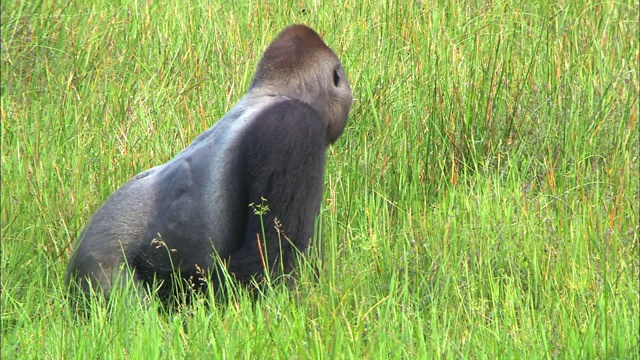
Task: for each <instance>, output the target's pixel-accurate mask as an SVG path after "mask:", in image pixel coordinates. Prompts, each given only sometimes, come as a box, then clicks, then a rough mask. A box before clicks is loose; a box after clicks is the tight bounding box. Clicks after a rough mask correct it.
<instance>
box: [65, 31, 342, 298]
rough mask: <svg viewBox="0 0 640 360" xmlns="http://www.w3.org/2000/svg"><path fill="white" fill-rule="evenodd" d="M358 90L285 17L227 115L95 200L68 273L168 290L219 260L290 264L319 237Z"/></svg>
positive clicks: (209, 275)
mask: <svg viewBox="0 0 640 360" xmlns="http://www.w3.org/2000/svg"><path fill="white" fill-rule="evenodd" d="M352 100H353V94H352V92H351V88H350V86H349V81H348V79H347V76H346V74H345V70H344V69H343V67H342V64H341V63H340V60H339V59H338V57H337V56H336V54H335V53H334V52H333V51H332V50H331V49H330V48H329V47H328V46H327V45H326V44H325V43H324V42H323V40H322V39H321V38H320V36H319V35H318V34H317V33H316V32H315V31H314V30H312V29H310V28H309V27H307V26H304V25H292V26H289V27H287V28H286V29H284V30H283V31H282V32H280V34H278V36H277V37H276V38H275V40H273V42H272V43H271V44H270V45H269V46H268V47H267V49H266V50H265V52H264V54H263V56H262V58H261V59H260V61H259V63H258V66H257V69H256V73H255V75H254V77H253V79H252V81H251V84H250V86H249V90H248V92H247V93H246V94H245V95H244V97H243V98H242V99H241V100H240V101H239V102H238V103H237V104H236V105H235V106H234V107H233V108H232V109H231V110H230V111H229V112H228V113H227V114H226V115H225V116H224V117H222V119H220V120H219V121H218V122H216V123H215V124H214V125H213V126H212V127H211V128H209V129H208V130H206V131H205V132H204V133H202V134H201V135H199V136H198V137H197V138H196V139H195V140H194V141H193V143H192V144H191V145H189V146H188V147H187V148H186V149H184V150H183V151H181V152H180V153H178V154H177V155H176V156H175V157H174V158H173V159H172V160H170V161H168V162H167V163H165V164H162V165H159V166H156V167H154V168H151V169H150V170H147V171H144V172H142V173H139V174H138V175H136V176H135V177H133V178H132V179H131V180H130V181H129V182H127V183H126V184H124V185H123V186H122V187H121V188H119V189H118V190H116V191H115V192H114V193H113V194H111V196H110V197H109V198H108V199H107V201H106V202H105V203H104V204H103V205H102V207H100V209H98V211H97V212H96V213H95V214H94V216H93V217H92V219H91V220H90V222H89V224H88V225H87V226H86V227H85V229H84V230H83V231H82V232H81V234H80V236H79V238H78V240H77V242H76V244H75V249H74V251H73V253H72V255H71V258H70V260H69V264H68V266H67V270H66V274H65V278H66V282H67V284H69V286H71V287H72V288H75V289H78V291H80V293H81V294H83V295H85V296H88V295H89V294H91V293H94V292H95V293H101V294H103V295H104V296H105V297H107V298H108V297H109V295H110V293H111V291H112V288H113V286H114V285H115V284H116V283H119V282H121V281H125V282H126V281H131V280H133V283H134V284H135V286H136V287H139V285H146V286H151V284H159V285H158V286H159V288H160V290H167V287H172V288H174V287H175V284H176V283H175V280H180V281H189V282H190V284H191V286H194V282H195V283H197V284H196V285H198V286H199V287H200V286H206V285H207V284H209V286H211V285H213V286H216V287H219V286H220V285H221V284H222V283H223V282H224V280H223V276H220V273H221V270H223V269H224V270H225V272H227V274H229V275H230V276H231V277H232V278H235V279H236V280H237V281H239V282H240V283H242V284H249V283H251V281H255V280H257V281H260V280H261V279H263V278H264V277H265V275H267V274H288V273H291V272H292V271H293V270H294V269H293V268H294V264H295V255H296V254H297V253H299V252H304V251H305V250H306V249H307V248H308V246H309V244H310V241H311V238H312V236H313V230H314V220H315V217H316V215H317V214H318V212H319V209H320V204H321V201H322V194H323V177H324V169H325V159H326V150H327V147H328V146H329V145H330V144H332V143H334V142H335V141H336V140H337V139H338V137H339V136H340V135H341V134H342V132H343V130H344V128H345V126H346V123H347V117H348V114H349V110H350V108H351V102H352ZM256 207H257V208H256ZM123 270H124V271H123ZM216 274H218V276H214V275H216ZM171 284H173V285H171ZM170 293H173V290H170ZM158 294H162V291H159V292H158Z"/></svg>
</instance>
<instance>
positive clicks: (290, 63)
mask: <svg viewBox="0 0 640 360" xmlns="http://www.w3.org/2000/svg"><path fill="white" fill-rule="evenodd" d="M249 91H251V92H253V93H257V94H260V95H281V96H286V97H290V98H294V99H297V100H300V101H303V102H305V103H307V104H309V105H311V106H312V107H313V108H314V109H316V111H318V112H319V113H320V115H321V116H322V118H323V119H324V120H325V121H326V123H327V141H328V142H329V143H333V142H334V141H336V139H337V138H338V137H339V136H340V134H342V131H343V130H344V127H345V126H346V123H347V117H348V115H349V110H350V108H351V102H352V101H353V94H352V92H351V87H350V86H349V80H348V79H347V76H346V74H345V72H344V69H343V68H342V64H341V63H340V60H339V59H338V57H337V56H336V54H335V53H334V52H333V51H332V50H331V49H330V48H329V47H328V46H327V45H326V44H325V43H324V41H322V39H321V38H320V36H319V35H318V34H317V33H316V32H315V31H313V30H312V29H310V28H308V27H307V26H304V25H292V26H289V27H287V28H286V29H284V30H283V31H282V32H280V34H278V36H277V37H276V38H275V39H274V40H273V42H272V43H271V44H270V45H269V47H268V48H267V49H266V50H265V52H264V55H263V56H262V59H260V62H259V63H258V68H257V70H256V74H255V75H254V77H253V81H252V82H251V87H250V88H249Z"/></svg>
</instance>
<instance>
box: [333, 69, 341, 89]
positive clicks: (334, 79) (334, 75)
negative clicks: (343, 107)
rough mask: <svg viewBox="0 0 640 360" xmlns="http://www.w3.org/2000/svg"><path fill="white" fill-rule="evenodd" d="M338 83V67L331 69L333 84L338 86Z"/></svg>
mask: <svg viewBox="0 0 640 360" xmlns="http://www.w3.org/2000/svg"><path fill="white" fill-rule="evenodd" d="M338 84H340V74H338V69H333V85H335V86H338Z"/></svg>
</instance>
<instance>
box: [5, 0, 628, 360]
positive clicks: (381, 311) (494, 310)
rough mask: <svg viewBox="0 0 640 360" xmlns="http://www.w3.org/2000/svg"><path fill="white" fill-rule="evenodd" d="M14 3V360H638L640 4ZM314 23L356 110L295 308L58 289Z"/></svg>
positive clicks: (10, 219)
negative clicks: (289, 29) (290, 31)
mask: <svg viewBox="0 0 640 360" xmlns="http://www.w3.org/2000/svg"><path fill="white" fill-rule="evenodd" d="M82 3H83V2H82V1H78V2H68V1H51V0H42V1H30V2H28V1H18V0H8V1H3V3H2V15H1V16H2V17H1V29H0V30H1V34H2V43H1V44H0V45H1V47H0V52H1V54H2V59H1V60H2V69H1V70H2V73H1V75H2V87H1V102H2V108H1V112H0V116H1V119H2V143H1V145H2V193H1V195H2V198H1V214H2V215H1V221H2V223H1V231H2V232H1V236H2V243H1V244H2V245H1V246H2V263H1V266H2V267H1V271H2V282H1V286H2V288H1V291H2V300H1V301H2V303H1V306H2V319H1V320H2V334H1V335H2V354H1V357H2V358H3V359H33V358H43V359H62V358H65V359H68V358H79V359H80V358H82V359H85V358H101V359H103V358H104V359H110V358H132V359H173V358H175V359H197V358H201V357H204V356H213V357H214V358H229V359H236V358H245V359H253V358H255V359H258V358H267V359H269V358H278V359H281V358H282V359H334V358H355V359H361V358H365V359H386V358H405V359H425V358H451V359H459V358H486V359H495V358H527V359H540V358H549V359H556V358H560V359H562V358H566V359H578V358H581V359H593V358H602V359H637V358H638V356H639V342H638V341H639V333H638V329H639V327H640V321H639V315H638V314H639V311H640V310H639V305H638V304H639V289H638V287H639V285H638V274H639V269H640V264H639V256H638V254H639V244H638V239H639V231H640V229H639V226H638V221H639V219H638V211H639V209H638V202H639V200H640V195H639V192H638V185H639V168H638V166H639V158H638V150H639V139H638V91H639V83H638V61H639V59H638V57H639V50H638V21H639V18H638V11H639V9H638V2H637V1H627V0H620V1H603V2H598V1H590V0H578V1H559V2H556V1H547V0H543V1H537V2H536V1H488V2H474V1H470V2H465V1H433V2H431V1H419V0H418V1H407V2H402V1H395V2H394V1H386V2H375V1H366V0H365V1H359V2H349V3H346V4H342V3H333V2H323V1H319V2H315V1H314V2H312V1H307V2H305V1H258V2H246V4H245V2H235V1H219V2H211V3H209V2H200V1H183V0H178V1H173V2H161V1H146V2H145V1H132V0H122V1H104V0H102V1H100V0H98V1H94V2H89V1H87V2H86V4H82ZM298 22H299V23H305V24H308V25H310V26H311V27H313V28H315V29H316V30H317V31H318V32H319V33H321V34H322V36H323V37H324V39H325V41H326V42H327V43H328V44H329V46H331V47H332V48H333V49H334V50H335V51H336V53H337V54H338V55H339V56H340V58H341V59H342V63H343V64H344V67H345V68H346V70H347V73H348V75H349V77H350V80H351V85H352V88H353V90H354V97H355V102H354V106H353V108H352V111H351V116H350V120H349V125H348V127H347V129H346V131H345V133H344V135H343V136H342V138H341V139H340V140H339V141H338V143H337V144H336V145H335V146H333V147H332V148H331V149H330V151H329V159H328V164H327V172H326V176H325V184H326V187H325V199H324V201H323V205H322V210H321V216H320V219H319V222H318V231H317V232H318V236H317V238H316V239H315V245H314V248H313V249H312V251H311V254H310V256H309V257H310V262H311V263H312V265H313V266H318V268H319V269H320V270H319V272H320V278H319V280H315V279H314V276H313V270H312V266H310V265H309V266H305V267H304V268H303V270H302V271H301V272H302V274H301V276H300V281H299V283H298V284H297V286H296V287H294V288H291V289H290V288H286V287H283V286H277V285H276V286H274V287H273V289H271V290H269V291H267V293H266V294H265V295H264V296H262V297H260V298H259V299H258V300H257V301H252V300H250V298H249V297H248V296H247V295H246V294H243V293H242V292H240V293H238V294H237V296H234V297H232V298H230V299H229V300H228V303H223V304H218V305H217V306H213V307H206V306H204V299H200V300H199V301H196V303H195V304H194V305H192V306H190V307H188V308H185V309H182V310H181V311H176V312H172V313H165V312H161V311H158V310H157V307H158V304H157V303H156V302H155V301H153V302H152V303H151V305H150V306H148V307H144V308H142V307H139V306H131V305H127V303H126V302H125V301H123V300H122V299H123V297H115V299H114V304H113V309H112V310H111V311H110V312H108V311H107V310H106V309H105V308H104V307H102V306H100V305H98V304H96V306H95V308H94V311H93V312H92V316H90V317H89V318H86V319H77V318H76V316H75V312H74V311H72V309H71V308H70V306H69V305H68V303H67V301H66V299H65V295H66V290H65V288H64V286H63V281H62V278H63V273H64V269H65V266H66V262H67V260H68V258H69V255H70V252H71V249H72V245H73V241H74V240H75V238H76V237H77V235H78V232H79V231H80V230H81V229H82V227H83V226H84V225H85V224H86V223H87V221H88V219H89V218H90V216H91V215H92V214H93V212H94V211H95V210H97V208H98V207H99V206H100V205H101V204H102V203H103V202H104V200H105V199H106V198H107V196H108V195H109V194H110V193H111V192H112V191H114V190H115V189H116V188H118V187H119V186H120V185H122V184H123V183H125V182H126V181H127V180H128V179H129V178H130V177H132V176H133V175H135V174H136V173H138V172H140V171H142V170H144V169H146V168H150V167H152V166H155V165H158V164H160V163H163V162H165V161H167V160H169V159H170V158H172V157H173V156H174V155H175V154H176V153H177V152H179V151H180V150H181V149H183V148H184V147H186V146H187V145H188V144H189V143H190V142H191V141H192V140H193V139H194V138H195V137H196V136H197V135H198V134H199V133H201V132H202V131H204V130H205V129H207V128H208V127H210V126H211V125H212V124H214V123H215V121H216V120H217V119H219V118H220V117H221V116H222V115H223V114H224V113H225V112H226V111H227V110H229V109H230V108H231V107H232V106H233V105H234V104H235V102H236V101H238V99H239V98H240V97H241V96H242V95H243V93H244V92H245V91H246V89H247V88H248V85H249V82H250V80H251V76H252V74H253V71H254V68H255V66H256V63H257V61H258V59H259V57H260V55H261V53H262V51H263V50H264V48H265V47H266V46H267V44H268V43H269V42H270V41H271V40H272V38H273V37H274V36H275V35H276V34H277V33H278V32H279V31H280V30H281V29H282V28H284V27H285V26H286V25H288V24H290V23H298Z"/></svg>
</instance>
